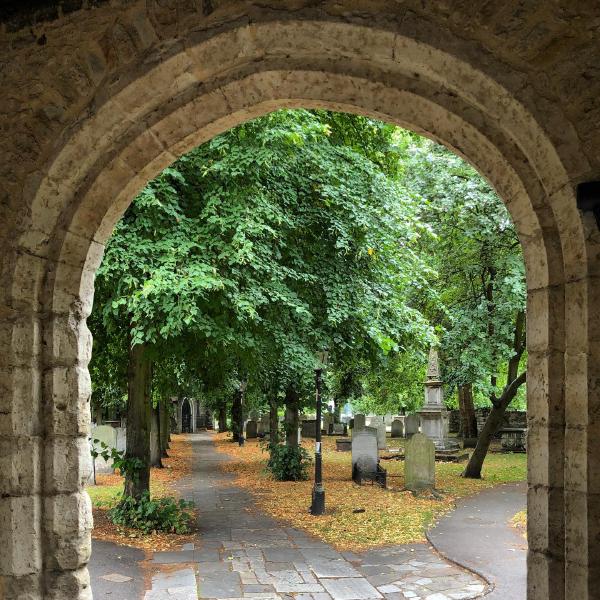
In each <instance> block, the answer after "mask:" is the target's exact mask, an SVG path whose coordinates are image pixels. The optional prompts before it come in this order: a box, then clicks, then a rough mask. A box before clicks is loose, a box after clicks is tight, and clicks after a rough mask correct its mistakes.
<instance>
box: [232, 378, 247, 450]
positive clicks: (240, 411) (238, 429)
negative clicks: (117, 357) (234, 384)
mask: <svg viewBox="0 0 600 600" xmlns="http://www.w3.org/2000/svg"><path fill="white" fill-rule="evenodd" d="M243 402H244V392H243V390H242V388H241V387H240V388H238V389H237V390H236V391H235V394H234V395H233V402H232V403H231V431H232V432H233V441H234V442H238V441H239V439H240V436H242V435H244V406H243Z"/></svg>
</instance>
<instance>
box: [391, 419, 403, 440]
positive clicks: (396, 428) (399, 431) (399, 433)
mask: <svg viewBox="0 0 600 600" xmlns="http://www.w3.org/2000/svg"><path fill="white" fill-rule="evenodd" d="M392 437H393V438H401V437H404V421H403V420H402V419H394V420H393V421H392Z"/></svg>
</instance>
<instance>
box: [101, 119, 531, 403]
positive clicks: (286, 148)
mask: <svg viewBox="0 0 600 600" xmlns="http://www.w3.org/2000/svg"><path fill="white" fill-rule="evenodd" d="M524 308H525V285H524V267H523V260H522V257H521V252H520V246H519V243H518V239H517V237H516V233H515V230H514V227H513V225H512V223H511V221H510V218H509V215H508V213H507V211H506V209H505V207H504V205H503V204H502V202H501V201H500V199H499V198H498V197H497V195H496V194H495V193H494V191H493V190H492V189H491V188H490V186H489V185H488V184H487V183H486V182H485V181H484V180H483V179H482V178H481V177H480V176H479V175H478V174H477V172H476V171H475V170H474V169H472V168H471V167H470V166H469V165H468V164H466V163H465V162H464V161H463V160H462V159H460V158H458V157H457V156H455V155H454V154H452V153H451V152H449V151H448V150H446V149H445V148H442V147H441V146H438V145H436V144H434V143H432V142H430V141H428V140H425V139H424V138H421V137H420V136H417V135H416V134H413V133H411V132H408V131H404V130H401V129H398V128H396V127H394V126H391V125H386V124H384V123H381V122H378V121H374V120H372V119H369V118H366V117H360V116H355V115H347V114H341V113H331V112H326V111H306V110H294V111H290V110H284V111H278V112H275V113H272V114H270V115H267V116H265V117H262V118H259V119H255V120H253V121H250V122H248V123H245V124H243V125H240V126H239V127H236V128H234V129H232V130H230V131H228V132H226V133H224V134H221V135H219V136H217V137H216V138H214V139H212V140H211V141H209V142H207V143H205V144H203V145H202V146H200V147H199V148H196V149H195V150H193V151H192V152H190V153H188V154H186V155H185V156H182V157H181V158H180V159H179V160H177V161H176V162H175V163H174V164H173V165H171V166H170V167H169V168H167V169H165V170H164V171H163V172H162V173H161V174H160V175H159V176H158V177H157V178H155V179H154V180H152V181H151V182H150V183H149V184H148V185H147V186H146V187H145V188H144V189H143V190H142V192H141V193H140V194H139V195H138V196H137V197H136V199H135V200H134V202H133V204H132V205H131V207H130V208H129V210H128V211H127V212H126V214H125V216H124V217H123V219H122V220H121V222H120V223H119V224H118V225H117V227H116V228H115V232H114V234H113V237H112V238H111V240H110V241H109V243H108V244H107V248H106V253H105V258H104V261H103V263H102V265H101V267H100V269H99V271H98V276H97V280H96V305H95V310H94V313H93V314H92V317H91V319H90V328H91V330H92V331H93V333H94V337H95V342H94V352H93V357H92V362H91V365H90V371H91V374H92V383H93V392H94V402H99V403H101V404H103V405H105V406H121V405H122V404H123V399H124V397H125V394H126V385H125V380H126V366H127V355H128V346H129V345H130V344H132V343H133V344H136V343H142V342H143V343H145V344H146V345H147V346H148V347H149V352H150V353H151V354H152V357H153V363H154V368H153V397H154V400H155V401H156V399H157V398H160V397H168V396H173V395H176V396H182V395H187V396H193V397H200V396H202V397H203V398H204V399H205V400H206V402H207V404H208V405H210V406H212V407H214V408H217V407H220V406H225V405H226V404H227V403H228V402H230V401H231V398H232V396H233V394H234V393H235V390H237V389H238V387H239V382H240V381H241V380H245V381H246V380H247V382H248V388H247V390H246V395H245V399H246V408H249V407H264V406H266V405H267V404H268V400H269V399H275V400H276V401H277V402H279V403H280V402H281V400H282V397H283V392H284V390H285V389H286V388H288V387H289V386H291V387H293V388H294V390H296V391H297V392H298V393H299V395H300V398H301V404H305V405H306V404H308V403H311V402H312V390H313V367H314V358H313V355H314V352H315V350H317V349H320V348H322V347H323V346H328V347H329V348H330V351H331V357H330V361H331V367H330V369H329V372H328V373H327V376H326V381H325V394H326V396H327V395H330V396H332V397H333V398H335V399H336V402H338V403H341V404H344V403H345V402H346V401H348V400H350V401H351V402H352V403H353V404H354V406H355V408H357V409H361V410H368V411H373V412H387V411H390V412H396V411H398V410H400V409H403V408H404V409H406V410H414V409H416V408H418V407H419V406H420V404H421V402H422V398H423V393H422V381H423V378H424V369H425V365H426V357H427V351H428V348H429V346H430V345H431V344H432V343H438V344H439V345H440V355H441V359H442V366H443V369H444V379H445V381H446V382H447V383H448V388H447V389H448V392H449V394H448V396H449V397H451V394H452V391H453V390H454V389H456V386H458V385H463V384H466V383H470V384H472V385H473V391H474V396H475V400H476V402H477V403H478V404H485V405H489V399H490V398H493V397H494V396H495V395H498V394H499V393H500V391H501V389H502V387H503V386H504V383H505V379H506V374H507V363H508V361H509V359H510V358H511V357H512V356H513V355H514V344H513V335H514V329H515V319H516V315H517V314H518V313H519V312H520V311H523V310H524ZM522 363H523V364H522V368H525V363H526V357H524V358H523V360H522ZM515 403H520V404H519V405H522V404H523V403H524V392H523V391H521V392H520V395H519V397H518V398H517V400H516V401H515Z"/></svg>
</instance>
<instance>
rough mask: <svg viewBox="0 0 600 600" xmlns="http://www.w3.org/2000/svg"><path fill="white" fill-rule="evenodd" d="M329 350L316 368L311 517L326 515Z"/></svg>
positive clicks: (323, 351)
mask: <svg viewBox="0 0 600 600" xmlns="http://www.w3.org/2000/svg"><path fill="white" fill-rule="evenodd" d="M328 354H329V353H328V352H327V350H322V351H321V352H319V353H317V366H316V367H315V387H316V393H315V396H316V403H317V422H316V423H315V426H316V431H315V485H314V487H313V492H312V504H311V505H310V514H311V515H322V514H324V513H325V488H324V487H323V462H322V454H321V376H322V375H323V369H324V368H325V367H326V366H327V358H328Z"/></svg>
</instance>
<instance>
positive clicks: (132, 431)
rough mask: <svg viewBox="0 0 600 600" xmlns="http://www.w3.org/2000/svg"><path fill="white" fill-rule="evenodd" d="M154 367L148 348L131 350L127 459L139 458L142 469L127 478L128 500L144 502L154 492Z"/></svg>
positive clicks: (137, 346)
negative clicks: (133, 499)
mask: <svg viewBox="0 0 600 600" xmlns="http://www.w3.org/2000/svg"><path fill="white" fill-rule="evenodd" d="M151 371H152V365H151V363H150V359H149V358H148V355H147V351H146V347H145V345H144V344H137V345H136V346H133V348H131V349H130V350H129V370H128V381H127V388H128V389H127V449H126V458H137V459H139V460H140V461H141V467H140V468H139V470H137V472H136V473H135V474H134V475H133V474H131V473H127V474H126V477H125V496H132V497H134V498H140V497H141V496H142V494H144V492H148V491H149V490H150V426H151V425H150V423H151V419H150V414H151V405H150V386H151V383H152V376H151Z"/></svg>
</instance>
